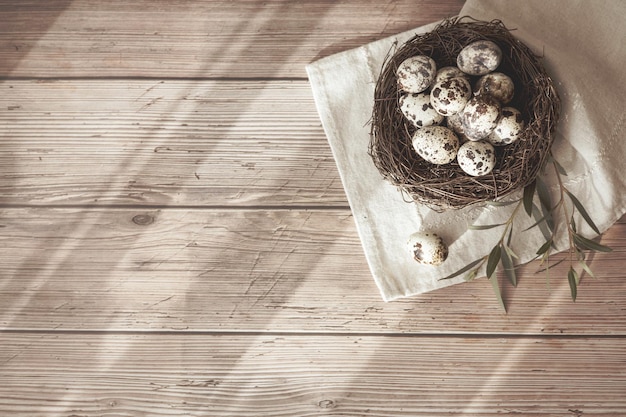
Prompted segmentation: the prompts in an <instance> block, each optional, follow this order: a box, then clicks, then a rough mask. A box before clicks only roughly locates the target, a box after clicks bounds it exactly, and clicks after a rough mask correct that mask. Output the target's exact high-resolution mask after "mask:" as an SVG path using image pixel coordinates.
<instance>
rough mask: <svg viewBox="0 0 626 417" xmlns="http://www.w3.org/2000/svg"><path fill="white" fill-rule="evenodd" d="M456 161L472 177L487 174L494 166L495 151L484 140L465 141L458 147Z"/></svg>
mask: <svg viewBox="0 0 626 417" xmlns="http://www.w3.org/2000/svg"><path fill="white" fill-rule="evenodd" d="M456 159H457V162H458V163H459V166H460V167H461V169H462V170H463V171H464V172H465V173H466V174H469V175H471V176H473V177H479V176H481V175H487V174H489V173H490V172H491V171H493V168H494V167H495V166H496V152H495V150H494V148H493V145H492V144H490V143H489V142H486V141H482V140H481V141H478V142H474V141H469V142H465V143H464V144H463V145H461V147H460V148H459V152H458V154H457V157H456Z"/></svg>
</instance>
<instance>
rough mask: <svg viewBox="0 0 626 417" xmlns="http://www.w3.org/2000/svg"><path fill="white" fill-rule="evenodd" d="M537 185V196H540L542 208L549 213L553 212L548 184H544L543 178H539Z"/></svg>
mask: <svg viewBox="0 0 626 417" xmlns="http://www.w3.org/2000/svg"><path fill="white" fill-rule="evenodd" d="M536 183H537V185H536V189H537V195H538V196H539V202H540V203H541V206H542V208H543V209H544V210H545V211H547V212H551V211H552V198H551V197H550V191H548V187H547V186H546V183H545V182H543V180H542V179H541V177H537V180H536Z"/></svg>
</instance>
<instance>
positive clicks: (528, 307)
mask: <svg viewBox="0 0 626 417" xmlns="http://www.w3.org/2000/svg"><path fill="white" fill-rule="evenodd" d="M462 5H463V2H462V1H461V0H445V1H444V0H420V1H415V0H401V1H392V2H387V3H382V2H377V1H374V0H367V1H360V0H350V1H333V0H312V1H306V2H304V1H302V2H300V1H279V0H267V1H263V2H261V1H252V0H249V1H230V0H228V1H227V0H210V1H209V0H206V1H197V0H191V1H182V0H176V1H173V0H171V1H170V0H168V1H165V0H163V1H121V0H112V1H106V2H101V1H96V0H75V1H71V0H47V1H30V0H29V1H26V0H15V1H4V0H3V1H0V77H1V79H0V247H1V252H0V326H1V329H0V415H1V416H28V417H36V416H46V417H48V416H64V417H70V416H74V417H78V416H81V417H82V416H318V415H336V416H365V415H367V416H443V415H468V416H485V415H492V414H499V415H509V414H511V415H517V414H521V415H526V416H529V415H536V416H570V417H572V416H624V415H626V311H625V309H626V280H625V279H624V275H625V274H624V270H623V268H624V262H623V256H624V253H625V252H626V242H625V239H626V221H625V220H624V219H622V220H621V221H620V222H618V224H616V225H614V226H613V227H612V228H611V229H610V230H609V231H608V232H607V233H606V234H605V235H604V236H603V238H602V243H604V244H607V245H610V246H612V247H613V248H614V252H612V253H607V254H599V255H596V256H595V257H594V259H593V261H592V262H591V265H592V268H593V269H594V271H595V272H596V275H597V278H596V279H595V280H594V279H591V278H585V279H584V280H583V282H582V283H581V285H580V288H579V294H578V300H577V301H576V303H572V302H571V301H570V298H569V288H568V285H567V282H566V281H567V280H566V279H565V278H564V276H565V272H566V269H565V267H557V268H555V270H554V271H553V272H552V275H551V277H552V278H551V280H550V288H548V287H547V285H546V278H545V275H544V274H541V273H540V274H536V273H535V272H536V270H537V269H538V265H537V264H531V265H528V266H524V267H522V268H521V272H520V277H521V278H520V284H519V286H518V287H517V288H515V289H510V288H509V289H507V291H506V293H505V298H506V299H507V300H508V306H509V312H508V314H506V315H505V314H503V313H502V312H501V311H500V309H499V307H498V303H497V302H496V300H495V298H494V296H493V293H492V289H491V287H490V285H489V283H488V282H487V281H486V280H476V281H474V282H471V283H467V284H461V285H456V286H452V287H449V288H445V289H442V290H439V291H435V292H432V293H428V294H423V295H421V296H415V297H411V298H408V299H403V300H400V301H395V302H391V303H384V302H383V301H382V300H381V298H380V295H379V293H378V291H377V289H376V286H375V284H374V282H373V279H372V277H371V275H370V272H369V269H368V266H367V264H366V261H365V257H364V254H363V250H362V247H361V244H360V241H359V238H358V235H357V232H356V229H355V225H354V219H353V218H352V214H351V211H350V208H349V206H348V203H347V200H346V197H345V194H344V190H343V187H342V184H341V181H340V178H339V175H338V173H337V169H336V166H335V162H334V160H333V157H332V154H331V150H330V147H329V145H328V143H327V140H326V137H325V135H324V132H323V130H322V127H321V124H320V120H319V117H318V115H317V112H316V109H315V105H314V102H313V97H312V92H311V89H310V85H309V83H308V80H307V77H306V72H305V65H306V64H308V63H310V62H312V61H314V60H315V59H318V58H320V57H324V56H328V55H331V54H333V53H335V52H340V51H343V50H346V49H350V48H353V47H356V46H359V45H362V44H364V43H367V42H370V41H373V40H377V39H381V38H383V37H386V36H389V35H393V34H395V33H398V32H401V31H405V30H408V29H411V28H414V27H418V26H421V25H423V24H426V23H430V22H433V21H436V20H439V19H441V18H445V17H448V16H451V15H455V14H457V13H458V12H459V10H460V9H461V7H462Z"/></svg>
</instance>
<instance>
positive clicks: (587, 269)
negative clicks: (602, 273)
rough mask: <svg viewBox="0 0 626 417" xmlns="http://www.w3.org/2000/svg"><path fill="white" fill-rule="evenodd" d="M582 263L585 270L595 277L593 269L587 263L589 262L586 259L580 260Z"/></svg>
mask: <svg viewBox="0 0 626 417" xmlns="http://www.w3.org/2000/svg"><path fill="white" fill-rule="evenodd" d="M580 265H581V266H582V267H583V270H584V271H585V272H586V273H588V274H589V276H591V278H595V277H596V276H595V275H594V274H593V271H592V270H591V268H589V265H587V262H585V261H580Z"/></svg>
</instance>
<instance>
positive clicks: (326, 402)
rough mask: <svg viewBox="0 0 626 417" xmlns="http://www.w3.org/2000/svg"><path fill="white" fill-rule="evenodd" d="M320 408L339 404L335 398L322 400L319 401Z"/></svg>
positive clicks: (333, 406)
mask: <svg viewBox="0 0 626 417" xmlns="http://www.w3.org/2000/svg"><path fill="white" fill-rule="evenodd" d="M317 405H318V406H319V408H335V407H337V404H336V403H335V402H334V401H333V400H322V401H320V402H318V403H317Z"/></svg>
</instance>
